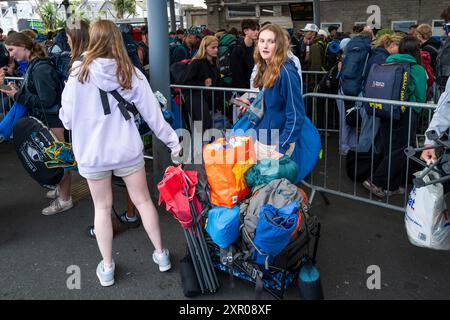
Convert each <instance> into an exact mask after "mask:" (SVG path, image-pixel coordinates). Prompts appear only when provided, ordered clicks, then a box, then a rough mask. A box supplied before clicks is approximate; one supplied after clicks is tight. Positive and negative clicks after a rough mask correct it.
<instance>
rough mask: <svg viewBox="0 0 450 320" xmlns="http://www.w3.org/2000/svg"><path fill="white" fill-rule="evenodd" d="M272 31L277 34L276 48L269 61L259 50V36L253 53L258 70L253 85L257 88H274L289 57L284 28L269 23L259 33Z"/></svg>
mask: <svg viewBox="0 0 450 320" xmlns="http://www.w3.org/2000/svg"><path fill="white" fill-rule="evenodd" d="M266 30H268V31H272V32H273V33H274V34H275V44H276V49H275V53H274V55H273V56H272V58H270V60H269V61H267V62H266V61H265V60H264V59H263V58H262V57H261V54H260V52H259V48H258V46H259V36H258V43H257V45H256V47H255V53H254V54H253V58H254V60H255V65H256V69H257V70H258V71H257V73H256V77H255V80H254V81H253V86H254V87H255V88H259V87H264V88H272V87H273V86H274V85H275V82H276V81H277V79H278V76H279V75H280V70H281V67H282V66H283V64H284V62H285V61H286V59H287V48H286V44H285V41H286V40H285V38H284V33H283V29H282V28H281V27H280V26H278V25H276V24H269V25H266V26H265V27H263V28H262V29H261V30H260V31H259V34H260V35H261V33H262V32H263V31H266Z"/></svg>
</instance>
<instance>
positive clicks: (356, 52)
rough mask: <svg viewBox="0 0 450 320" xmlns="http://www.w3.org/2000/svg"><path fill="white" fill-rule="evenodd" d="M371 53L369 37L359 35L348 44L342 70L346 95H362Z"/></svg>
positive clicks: (343, 88) (343, 87) (343, 90)
mask: <svg viewBox="0 0 450 320" xmlns="http://www.w3.org/2000/svg"><path fill="white" fill-rule="evenodd" d="M370 53H371V45H370V39H369V37H367V36H362V35H358V36H356V37H354V38H353V39H352V40H350V42H349V43H348V44H347V47H346V50H345V57H344V61H343V63H342V70H341V72H342V75H341V81H342V92H343V93H344V95H347V96H358V95H359V94H360V93H361V91H362V89H363V82H364V74H365V69H366V66H367V61H368V60H369V57H370Z"/></svg>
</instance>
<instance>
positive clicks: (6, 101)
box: [0, 77, 23, 120]
mask: <svg viewBox="0 0 450 320" xmlns="http://www.w3.org/2000/svg"><path fill="white" fill-rule="evenodd" d="M21 81H23V78H20V77H5V81H4V84H8V83H9V82H14V83H16V84H17V85H18V86H20V82H21ZM0 102H1V109H0V110H1V113H0V120H1V119H3V118H4V117H5V116H6V114H7V113H8V112H9V110H10V109H11V107H12V105H13V103H14V102H13V101H12V99H10V98H9V97H8V96H7V95H6V94H4V93H3V92H0Z"/></svg>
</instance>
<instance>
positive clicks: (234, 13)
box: [227, 6, 256, 19]
mask: <svg viewBox="0 0 450 320" xmlns="http://www.w3.org/2000/svg"><path fill="white" fill-rule="evenodd" d="M227 17H228V19H241V18H255V17H256V7H250V6H229V7H227Z"/></svg>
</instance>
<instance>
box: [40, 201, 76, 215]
mask: <svg viewBox="0 0 450 320" xmlns="http://www.w3.org/2000/svg"><path fill="white" fill-rule="evenodd" d="M72 207H73V202H72V198H70V199H69V200H67V201H63V200H61V198H59V197H58V198H56V199H55V200H53V201H52V202H51V203H50V205H49V206H48V207H47V208H44V209H43V210H42V214H43V215H44V216H51V215H53V214H56V213H60V212H64V211H67V210H69V209H71V208H72Z"/></svg>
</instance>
